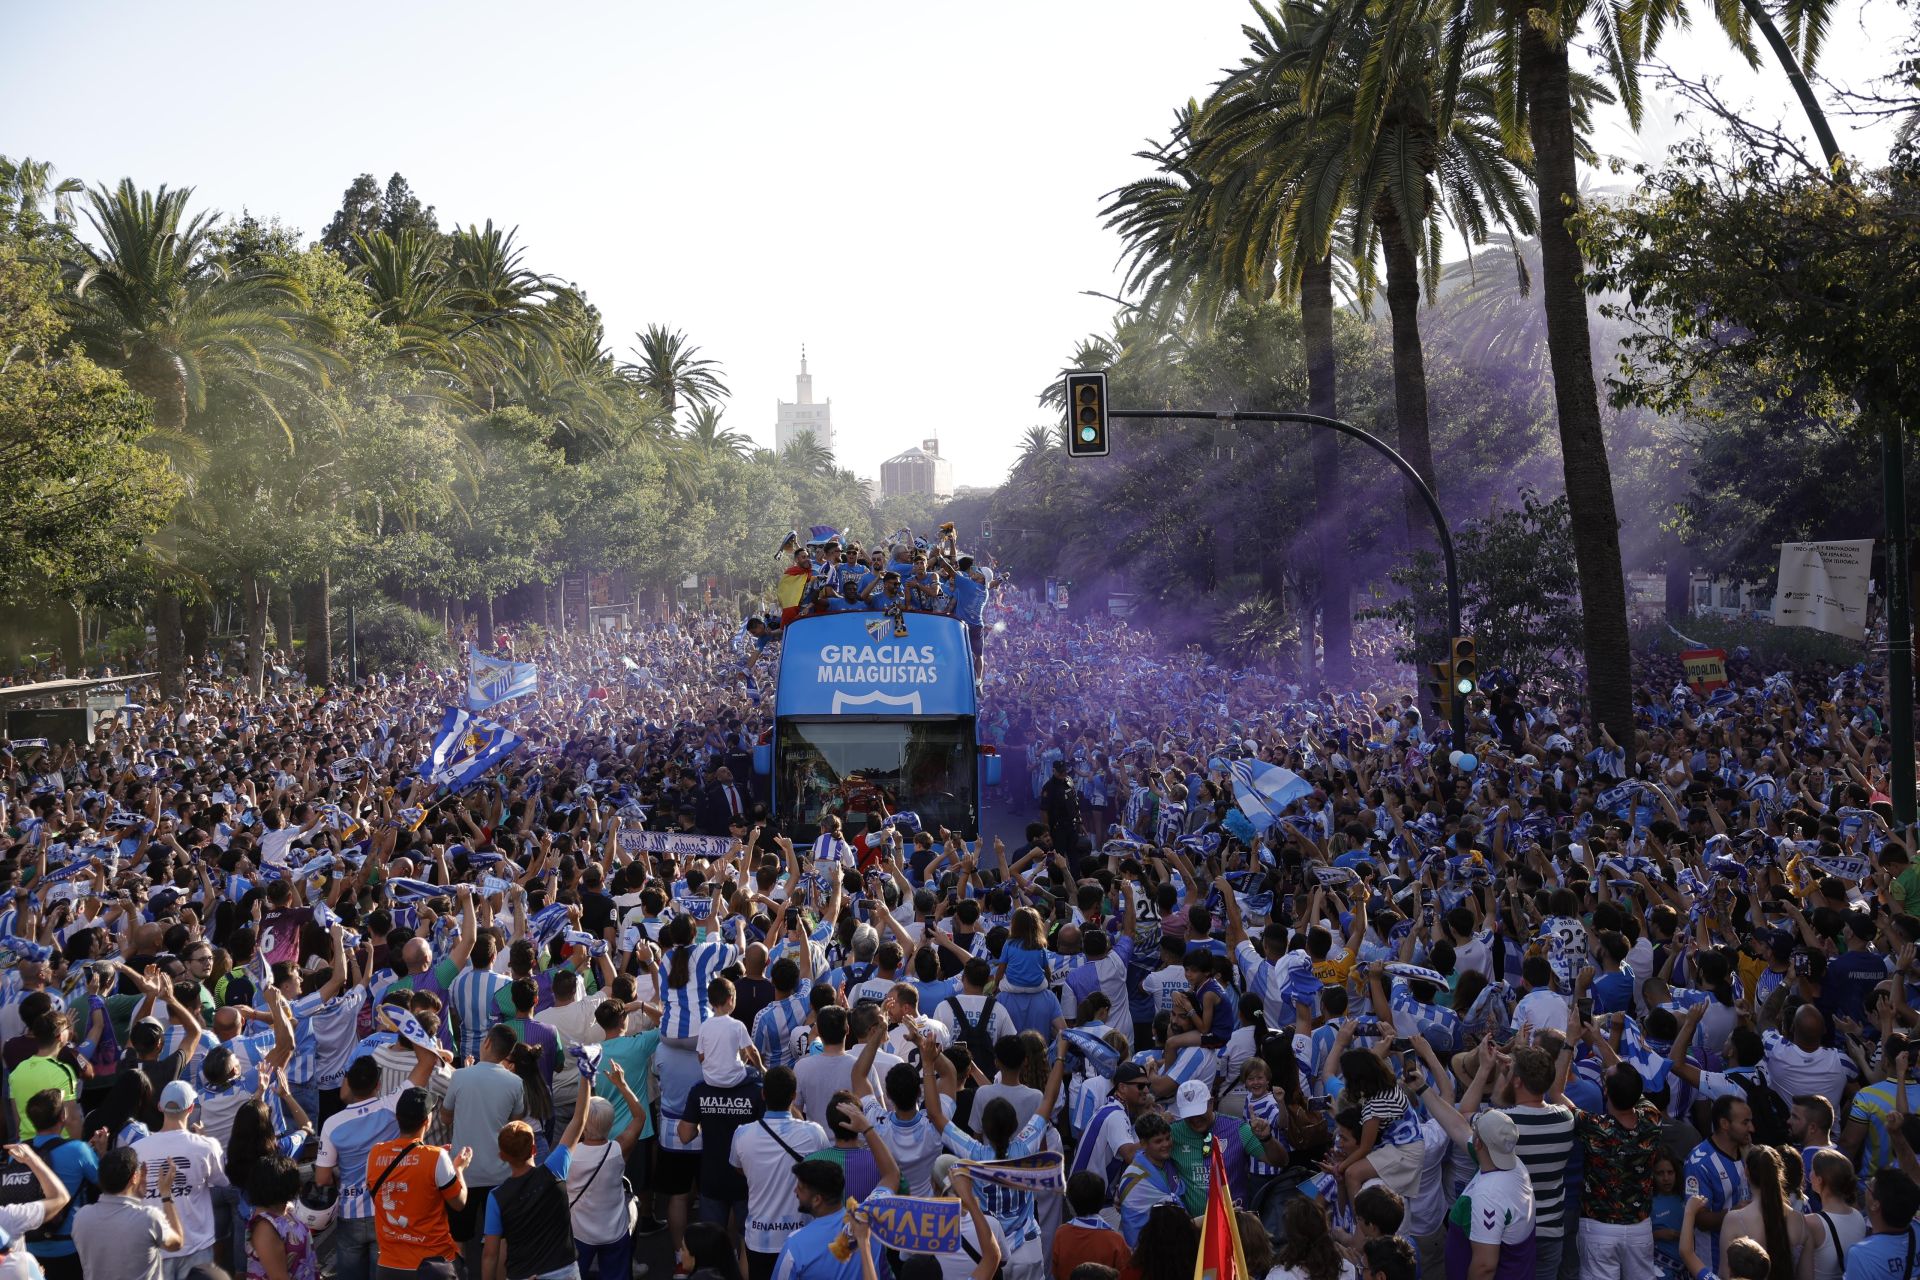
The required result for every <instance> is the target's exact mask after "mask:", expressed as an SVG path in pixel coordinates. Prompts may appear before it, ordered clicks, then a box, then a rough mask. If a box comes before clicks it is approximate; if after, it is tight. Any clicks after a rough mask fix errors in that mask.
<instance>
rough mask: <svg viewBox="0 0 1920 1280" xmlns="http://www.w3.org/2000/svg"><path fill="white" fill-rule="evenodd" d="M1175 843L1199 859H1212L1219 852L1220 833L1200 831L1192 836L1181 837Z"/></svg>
mask: <svg viewBox="0 0 1920 1280" xmlns="http://www.w3.org/2000/svg"><path fill="white" fill-rule="evenodd" d="M1175 843H1177V844H1178V845H1179V846H1180V847H1181V848H1182V849H1185V850H1187V851H1188V852H1189V853H1191V854H1193V855H1194V856H1195V857H1197V858H1211V857H1212V856H1213V855H1214V854H1215V853H1217V852H1219V849H1220V833H1219V832H1218V831H1199V832H1195V833H1194V834H1193V835H1190V836H1181V837H1180V839H1179V840H1178V841H1176V842H1175Z"/></svg>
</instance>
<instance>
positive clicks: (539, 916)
mask: <svg viewBox="0 0 1920 1280" xmlns="http://www.w3.org/2000/svg"><path fill="white" fill-rule="evenodd" d="M567 919H568V916H567V908H566V904H564V903H559V902H556V903H554V904H553V905H552V906H550V907H542V908H540V909H539V910H538V911H536V912H534V913H533V915H532V916H531V917H530V918H529V919H528V920H527V932H528V933H531V934H532V935H533V940H534V943H535V945H537V946H542V947H544V946H546V945H547V944H548V943H549V942H552V941H553V940H554V939H555V938H557V937H559V936H560V932H561V930H563V929H565V928H566V927H567Z"/></svg>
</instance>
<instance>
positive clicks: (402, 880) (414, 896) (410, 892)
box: [386, 876, 453, 902]
mask: <svg viewBox="0 0 1920 1280" xmlns="http://www.w3.org/2000/svg"><path fill="white" fill-rule="evenodd" d="M386 888H387V892H388V893H389V894H390V895H392V897H393V900H394V901H395V902H425V901H427V900H428V899H429V898H445V897H450V896H451V895H452V893H453V890H451V889H449V888H447V886H445V885H443V884H434V883H432V882H430V881H427V880H415V879H414V878H413V877H411V876H392V877H390V878H389V879H388V880H387V885H386Z"/></svg>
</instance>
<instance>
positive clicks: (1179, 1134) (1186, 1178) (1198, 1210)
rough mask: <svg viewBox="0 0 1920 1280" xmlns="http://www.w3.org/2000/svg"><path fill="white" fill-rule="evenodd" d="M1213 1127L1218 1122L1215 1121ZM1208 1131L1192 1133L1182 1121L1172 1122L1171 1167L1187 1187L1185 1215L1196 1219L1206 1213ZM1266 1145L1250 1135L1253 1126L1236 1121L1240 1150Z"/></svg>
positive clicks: (1254, 1149)
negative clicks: (1186, 1213) (1238, 1130)
mask: <svg viewBox="0 0 1920 1280" xmlns="http://www.w3.org/2000/svg"><path fill="white" fill-rule="evenodd" d="M1215 1123H1216V1124H1218V1123H1219V1122H1218V1121H1217V1120H1216V1121H1215ZM1212 1132H1213V1131H1212V1130H1210V1129H1209V1130H1204V1131H1201V1132H1198V1133H1196V1132H1194V1128H1193V1126H1192V1125H1190V1124H1188V1123H1187V1122H1186V1121H1185V1120H1175V1121H1174V1122H1173V1157H1172V1159H1173V1167H1174V1168H1175V1169H1177V1170H1179V1172H1180V1180H1181V1181H1182V1182H1184V1183H1186V1184H1187V1190H1186V1205H1187V1212H1188V1213H1190V1214H1192V1215H1193V1216H1194V1217H1196V1218H1197V1217H1199V1216H1200V1215H1201V1214H1203V1213H1205V1212H1206V1211H1207V1184H1208V1183H1209V1182H1211V1181H1212V1171H1211V1169H1210V1168H1209V1163H1210V1162H1209V1161H1208V1159H1207V1139H1208V1138H1209V1137H1211V1136H1212ZM1266 1145H1267V1144H1266V1143H1264V1142H1262V1141H1260V1139H1259V1138H1257V1137H1255V1136H1254V1132H1253V1126H1252V1125H1250V1124H1248V1123H1247V1122H1246V1121H1244V1120H1242V1121H1241V1122H1240V1149H1241V1150H1242V1151H1265V1150H1266Z"/></svg>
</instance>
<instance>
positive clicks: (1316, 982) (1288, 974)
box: [1264, 951, 1322, 1016]
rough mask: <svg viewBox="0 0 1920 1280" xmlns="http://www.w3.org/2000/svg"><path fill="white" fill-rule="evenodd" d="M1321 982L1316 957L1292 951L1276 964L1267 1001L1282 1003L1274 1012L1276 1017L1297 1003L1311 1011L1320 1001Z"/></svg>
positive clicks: (1268, 981)
mask: <svg viewBox="0 0 1920 1280" xmlns="http://www.w3.org/2000/svg"><path fill="white" fill-rule="evenodd" d="M1321 985H1322V984H1321V982H1320V979H1319V978H1318V977H1316V976H1314V972H1313V957H1312V956H1310V955H1308V954H1307V953H1306V952H1304V951H1289V952H1287V954H1285V955H1284V956H1281V957H1280V958H1279V959H1278V960H1276V961H1274V962H1273V969H1272V971H1271V972H1269V973H1268V975H1267V990H1266V992H1265V993H1264V994H1265V995H1266V996H1267V998H1269V999H1272V1000H1278V1001H1279V1002H1280V1006H1281V1007H1280V1008H1279V1009H1276V1010H1274V1011H1273V1012H1274V1014H1275V1016H1281V1015H1283V1014H1284V1013H1285V1011H1287V1010H1289V1009H1292V1008H1293V1006H1295V1005H1296V1004H1304V1005H1307V1006H1308V1007H1309V1008H1311V1007H1313V1006H1314V1005H1316V1004H1317V1003H1318V1002H1319V1000H1320V990H1321Z"/></svg>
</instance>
